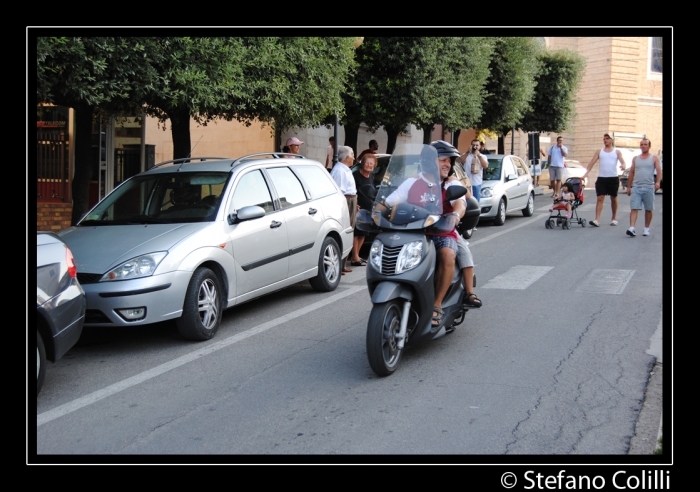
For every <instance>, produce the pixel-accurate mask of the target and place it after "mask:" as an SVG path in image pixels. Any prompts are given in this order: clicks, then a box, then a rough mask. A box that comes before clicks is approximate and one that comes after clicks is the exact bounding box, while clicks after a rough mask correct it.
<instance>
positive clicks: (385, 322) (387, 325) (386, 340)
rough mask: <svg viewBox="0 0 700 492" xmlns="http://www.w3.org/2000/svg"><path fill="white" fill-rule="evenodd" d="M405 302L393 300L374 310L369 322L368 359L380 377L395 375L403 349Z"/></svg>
mask: <svg viewBox="0 0 700 492" xmlns="http://www.w3.org/2000/svg"><path fill="white" fill-rule="evenodd" d="M402 307H403V301H400V300H392V301H389V302H385V303H383V304H377V305H375V306H374V307H373V308H372V311H371V312H370V315H369V321H368V322H367V359H368V360H369V365H370V367H371V368H372V370H373V371H374V372H376V373H377V374H378V375H379V376H389V375H391V374H393V373H394V371H395V370H396V368H397V367H398V365H399V361H400V360H401V354H402V352H403V349H399V348H398V339H397V338H396V335H397V334H398V333H399V328H400V326H401V315H402Z"/></svg>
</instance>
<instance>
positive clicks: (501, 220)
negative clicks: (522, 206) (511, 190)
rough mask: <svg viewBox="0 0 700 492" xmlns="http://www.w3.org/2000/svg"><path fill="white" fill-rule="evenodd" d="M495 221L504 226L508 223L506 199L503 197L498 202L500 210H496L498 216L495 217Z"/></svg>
mask: <svg viewBox="0 0 700 492" xmlns="http://www.w3.org/2000/svg"><path fill="white" fill-rule="evenodd" d="M493 223H494V224H496V225H497V226H502V225H503V224H505V223H506V200H505V198H501V201H500V202H498V210H496V217H495V218H494V219H493Z"/></svg>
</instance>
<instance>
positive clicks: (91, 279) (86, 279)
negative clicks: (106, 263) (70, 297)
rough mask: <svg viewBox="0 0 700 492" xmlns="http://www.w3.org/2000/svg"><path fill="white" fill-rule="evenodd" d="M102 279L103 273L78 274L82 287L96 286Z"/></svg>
mask: <svg viewBox="0 0 700 492" xmlns="http://www.w3.org/2000/svg"><path fill="white" fill-rule="evenodd" d="M101 278H102V274H101V273H80V272H78V282H80V284H81V285H85V284H96V283H97V282H99V281H100V279H101Z"/></svg>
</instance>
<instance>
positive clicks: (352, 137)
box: [343, 123, 364, 156]
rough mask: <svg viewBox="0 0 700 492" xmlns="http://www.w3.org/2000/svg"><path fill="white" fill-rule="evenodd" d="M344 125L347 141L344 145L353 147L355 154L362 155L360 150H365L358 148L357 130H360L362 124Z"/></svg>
mask: <svg viewBox="0 0 700 492" xmlns="http://www.w3.org/2000/svg"><path fill="white" fill-rule="evenodd" d="M343 127H344V128H345V143H344V144H343V145H347V146H348V147H352V149H353V150H354V151H355V156H358V155H360V152H362V151H363V150H364V149H358V148H357V132H359V131H360V124H359V123H355V124H353V123H348V124H346V125H343Z"/></svg>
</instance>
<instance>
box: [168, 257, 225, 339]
mask: <svg viewBox="0 0 700 492" xmlns="http://www.w3.org/2000/svg"><path fill="white" fill-rule="evenodd" d="M221 300H222V290H221V282H220V281H219V277H217V276H216V274H215V273H214V272H213V271H211V270H210V269H209V268H205V267H201V268H198V269H197V270H195V272H194V274H193V275H192V278H191V279H190V284H189V285H188V287H187V294H185V305H184V307H183V310H182V316H181V317H180V318H178V319H177V320H176V324H177V327H178V329H179V330H180V334H181V335H182V336H183V337H185V338H187V339H189V340H209V339H210V338H212V337H213V336H214V334H216V332H217V330H218V329H219V325H220V324H221V313H222V301H221Z"/></svg>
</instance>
